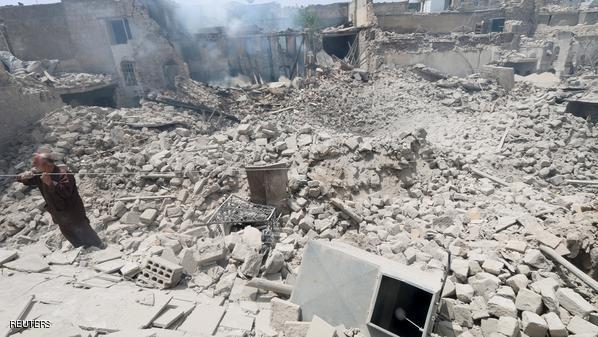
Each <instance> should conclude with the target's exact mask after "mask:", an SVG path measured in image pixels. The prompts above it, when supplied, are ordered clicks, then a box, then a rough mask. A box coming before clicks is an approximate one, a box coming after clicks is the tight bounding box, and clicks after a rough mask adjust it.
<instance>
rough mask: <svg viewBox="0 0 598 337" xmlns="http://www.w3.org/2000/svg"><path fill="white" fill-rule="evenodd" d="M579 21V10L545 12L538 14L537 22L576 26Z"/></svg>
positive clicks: (549, 24)
mask: <svg viewBox="0 0 598 337" xmlns="http://www.w3.org/2000/svg"><path fill="white" fill-rule="evenodd" d="M578 22H579V12H578V11H574V12H573V11H572V12H556V13H555V12H545V13H538V14H536V24H538V25H548V26H575V25H576V24H577V23H578Z"/></svg>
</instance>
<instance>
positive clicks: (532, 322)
mask: <svg viewBox="0 0 598 337" xmlns="http://www.w3.org/2000/svg"><path fill="white" fill-rule="evenodd" d="M521 325H522V327H523V333H525V334H526V335H528V336H529V337H545V335H546V331H547V330H548V326H547V324H546V321H545V320H544V319H543V318H542V317H540V316H539V315H538V314H536V313H534V312H531V311H524V312H523V313H522V314H521Z"/></svg>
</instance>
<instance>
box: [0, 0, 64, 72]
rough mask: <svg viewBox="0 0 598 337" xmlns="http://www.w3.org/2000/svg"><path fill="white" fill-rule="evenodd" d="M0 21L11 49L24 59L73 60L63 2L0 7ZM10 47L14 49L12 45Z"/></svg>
mask: <svg viewBox="0 0 598 337" xmlns="http://www.w3.org/2000/svg"><path fill="white" fill-rule="evenodd" d="M0 24H4V29H3V31H4V34H2V33H0V35H5V36H4V38H0V41H1V40H3V39H6V40H7V41H6V42H8V46H6V45H4V46H3V43H0V48H2V50H6V51H10V52H11V53H13V54H14V55H15V56H16V57H18V58H20V59H23V60H41V59H60V60H65V61H67V60H70V59H72V58H73V54H72V52H71V48H72V41H71V39H70V32H69V27H68V23H67V21H66V14H65V11H64V6H63V4H62V3H56V4H49V5H37V6H5V7H0ZM7 47H8V48H10V50H9V49H8V48H7Z"/></svg>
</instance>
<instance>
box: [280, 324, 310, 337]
mask: <svg viewBox="0 0 598 337" xmlns="http://www.w3.org/2000/svg"><path fill="white" fill-rule="evenodd" d="M310 325H311V322H284V327H283V329H282V332H283V334H284V336H285V337H306V336H307V331H308V330H309V326H310Z"/></svg>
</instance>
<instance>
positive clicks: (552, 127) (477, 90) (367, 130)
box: [0, 66, 598, 337]
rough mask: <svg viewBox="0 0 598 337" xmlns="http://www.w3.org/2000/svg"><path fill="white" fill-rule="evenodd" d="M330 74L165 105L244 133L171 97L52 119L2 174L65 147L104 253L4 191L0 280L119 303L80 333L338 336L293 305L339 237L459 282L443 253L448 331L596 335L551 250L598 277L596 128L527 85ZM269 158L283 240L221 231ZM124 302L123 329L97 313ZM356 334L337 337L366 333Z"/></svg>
mask: <svg viewBox="0 0 598 337" xmlns="http://www.w3.org/2000/svg"><path fill="white" fill-rule="evenodd" d="M321 74H322V75H321V77H320V78H318V81H314V80H306V81H304V82H302V85H297V82H295V85H293V83H287V84H283V85H278V84H277V85H271V86H268V87H262V86H255V87H252V88H249V89H243V90H236V89H228V90H224V89H223V90H218V89H214V88H208V87H203V86H201V85H198V84H197V83H194V82H184V83H179V86H181V87H180V88H179V91H177V93H170V94H169V96H168V97H170V98H171V99H174V98H176V99H177V102H179V103H180V102H183V103H185V104H187V105H189V104H191V105H192V106H193V107H197V106H198V104H202V105H203V106H206V107H213V108H214V109H218V111H220V112H223V113H228V114H233V115H235V116H237V117H239V119H240V123H236V122H235V121H233V120H226V119H221V118H216V117H215V116H217V114H216V113H214V114H213V116H212V115H211V114H210V113H204V112H200V111H198V110H201V109H204V108H203V107H202V108H201V109H195V110H194V109H190V108H185V107H182V106H181V105H180V104H179V105H178V107H174V106H172V105H169V104H166V103H158V102H156V101H154V99H157V98H156V97H158V98H159V96H152V97H154V98H152V99H149V100H147V101H144V102H142V106H141V107H139V108H127V109H124V108H123V109H111V108H99V107H76V108H73V107H65V108H63V109H61V110H59V111H56V112H55V113H53V114H52V115H50V116H48V117H47V118H45V119H44V120H43V122H42V123H41V126H40V127H39V128H37V129H36V130H35V131H34V132H32V134H31V137H30V139H24V140H23V143H22V144H21V145H20V146H18V147H14V151H13V152H12V153H7V155H5V156H4V158H3V162H0V164H1V165H0V168H1V169H2V170H3V171H4V172H9V173H20V172H22V171H24V170H25V169H27V168H28V167H29V164H28V161H29V157H30V156H31V153H33V152H35V151H37V150H38V149H40V148H42V149H44V148H47V149H50V150H51V151H53V153H54V155H55V157H56V158H57V159H59V160H60V161H63V162H64V163H65V164H67V166H68V167H69V169H70V170H71V171H73V172H77V173H78V175H77V179H78V186H79V189H80V192H81V195H82V197H83V199H84V201H85V203H86V206H87V209H88V216H89V217H90V220H91V223H92V226H93V227H94V228H95V229H96V230H97V231H98V233H99V234H100V237H101V238H102V239H103V240H104V242H105V243H107V244H108V248H106V249H104V250H97V249H93V248H92V249H73V248H72V247H70V244H68V243H67V242H66V241H63V240H62V237H61V235H60V233H59V231H58V230H57V229H54V228H55V227H54V226H53V225H52V221H51V220H50V217H49V215H48V214H47V213H43V212H42V209H43V204H44V202H43V199H42V197H41V195H40V194H39V192H38V191H36V190H34V191H31V190H29V189H28V188H26V187H24V186H22V185H21V184H18V183H16V182H14V181H12V180H8V179H4V180H3V182H2V184H3V187H4V190H3V193H2V197H1V199H0V200H1V204H0V241H1V242H2V247H3V250H0V252H1V253H0V264H2V265H3V268H2V274H1V275H2V278H3V279H4V280H6V282H11V284H12V283H15V284H16V283H19V282H23V283H25V284H26V283H27V281H25V279H26V277H27V276H30V277H31V279H35V276H32V275H37V274H36V273H38V272H47V270H48V269H49V270H50V271H51V272H54V273H61V275H66V278H67V279H68V284H65V283H58V281H56V280H54V281H52V282H50V284H48V285H47V287H48V289H54V288H52V287H56V288H57V289H61V290H60V291H61V293H64V296H74V294H75V293H71V292H76V294H77V296H83V297H85V298H88V296H91V295H93V294H96V289H102V290H103V291H105V294H118V296H120V297H117V298H118V299H114V298H111V299H110V300H109V303H108V305H107V304H105V303H99V304H97V318H85V319H84V318H81V317H79V316H77V315H75V316H72V317H70V320H69V321H68V322H70V323H72V324H73V325H76V326H78V327H85V328H87V330H95V331H102V332H110V333H115V334H113V335H115V336H116V335H117V334H116V333H118V332H117V331H120V332H121V333H123V334H124V333H125V331H127V329H139V328H141V327H144V328H150V327H154V328H161V329H171V330H175V329H176V330H178V331H180V332H181V333H184V332H198V331H199V332H202V333H204V334H207V335H214V334H216V335H217V336H243V335H244V334H245V333H247V332H251V333H253V334H255V335H256V336H276V335H277V333H284V334H286V336H306V335H307V336H327V335H326V334H322V333H320V334H318V333H317V332H315V331H316V329H317V328H322V329H323V330H325V331H328V332H330V331H332V333H331V334H330V336H333V335H334V333H335V329H334V328H333V327H329V326H328V325H327V323H326V322H324V321H323V320H319V319H316V318H314V320H313V322H311V323H309V322H301V321H300V320H301V315H300V312H301V308H300V306H298V305H296V304H294V303H291V302H288V301H286V300H284V298H286V296H285V294H286V295H288V292H287V290H288V288H287V287H290V286H292V285H293V283H294V282H295V280H296V277H297V273H298V271H299V266H300V265H301V259H302V255H303V251H304V248H305V246H306V245H307V243H308V242H309V241H310V240H340V241H344V242H347V243H350V244H352V245H354V246H356V247H359V248H361V249H363V250H366V251H369V252H373V253H375V254H377V255H380V256H383V257H385V258H387V259H389V260H393V261H397V262H400V263H403V264H407V265H410V266H413V267H416V268H420V269H437V270H444V269H445V268H448V266H447V261H448V256H449V253H450V255H451V256H452V259H451V260H452V261H451V263H450V273H449V274H450V276H449V278H448V281H447V283H446V285H445V288H444V292H443V299H442V301H441V308H440V316H439V318H438V319H437V320H438V325H437V328H436V330H435V333H438V334H439V335H442V336H450V337H453V336H459V335H463V336H464V337H468V336H470V335H471V336H475V337H481V336H490V335H492V334H495V335H497V336H498V335H501V336H510V337H516V336H517V335H520V334H523V335H526V336H530V337H543V336H545V335H546V333H547V332H549V334H550V335H551V336H556V335H558V336H567V335H568V334H572V335H578V334H579V335H586V334H587V335H595V334H596V329H598V328H597V325H596V317H597V316H596V315H597V302H598V296H597V294H596V292H595V290H594V291H592V290H591V288H589V287H588V286H587V285H586V284H585V283H582V282H580V281H579V280H578V279H577V278H576V277H575V276H573V275H572V274H571V273H567V272H566V271H565V270H564V269H563V268H562V266H561V265H560V264H558V263H556V262H553V261H552V259H548V258H547V257H546V255H544V250H545V249H546V247H548V248H549V249H551V250H553V251H555V252H556V253H557V254H558V255H559V256H564V257H567V258H568V259H570V260H571V261H574V263H575V265H576V266H578V268H580V269H582V270H583V271H584V272H587V273H588V274H590V275H593V276H594V277H596V273H597V272H598V246H597V245H596V237H597V235H598V233H597V224H598V203H597V201H598V200H597V199H596V193H595V192H596V190H595V187H592V186H576V185H571V184H567V182H566V180H567V179H582V180H591V179H596V170H595V167H596V161H597V158H596V155H595V154H596V146H597V143H598V142H596V138H597V137H598V132H597V131H596V128H595V126H593V125H592V124H590V123H588V122H587V121H585V120H583V119H581V118H578V117H575V116H573V115H570V114H565V113H564V110H563V105H562V104H560V103H558V102H557V100H556V98H555V91H549V90H547V89H544V88H537V87H531V86H528V85H525V84H518V86H517V87H516V89H515V90H514V91H511V92H506V91H505V90H504V89H502V88H500V87H498V85H497V84H496V83H494V82H492V81H489V80H486V79H483V78H480V77H477V76H470V77H468V78H464V79H457V78H454V77H450V76H446V75H444V74H439V73H438V72H436V71H433V70H431V69H426V68H422V67H420V66H418V67H415V68H413V69H389V68H382V69H381V70H380V71H379V72H377V73H375V74H368V77H369V78H368V79H367V81H364V80H365V75H363V76H362V75H359V76H356V75H355V74H356V72H355V71H343V70H340V69H338V68H337V69H328V70H326V71H322V73H321ZM431 76H432V77H431ZM175 95H176V97H175ZM177 104H178V103H177ZM501 139H503V140H502V141H501ZM274 163H285V164H286V167H288V172H287V175H288V186H286V187H287V189H288V199H287V200H286V202H285V205H284V207H283V208H282V211H281V213H280V217H279V218H277V221H276V223H275V224H274V225H273V226H269V227H270V228H268V229H267V230H260V229H258V228H259V227H260V226H258V225H259V224H257V223H256V224H253V225H246V226H220V224H215V223H209V219H211V215H212V214H214V212H218V210H219V207H220V206H221V205H222V204H223V203H224V202H225V201H226V200H228V198H229V197H230V196H231V195H233V196H236V197H239V198H241V199H243V200H249V197H250V193H249V187H248V183H247V177H246V173H245V167H246V166H258V167H259V166H263V165H266V164H274ZM246 216H247V217H248V218H252V217H254V215H253V214H252V213H251V212H249V211H248V212H247V214H246ZM248 222H250V221H248ZM227 227H228V228H227ZM239 227H240V228H239ZM33 243H35V244H33ZM28 272H29V273H32V274H27V273H28ZM42 275H44V274H43V273H42ZM63 278H64V277H63ZM256 280H261V281H264V282H265V281H268V282H271V283H269V284H270V286H272V283H273V284H274V285H275V288H276V289H275V290H276V291H267V290H264V289H263V288H260V289H259V290H258V289H256V288H254V287H253V286H254V285H255V282H254V281H256ZM35 281H36V282H37V279H35ZM60 282H64V280H61V281H60ZM140 288H147V289H144V290H142V291H140V290H139V289H140ZM150 288H155V289H169V291H167V292H166V291H163V290H155V289H150ZM19 289H20V288H19ZM268 290H272V289H268ZM120 291H122V292H125V295H121V294H120V293H118V292H120ZM132 294H135V296H133V295H132ZM105 296H112V295H105ZM115 296H116V295H115ZM41 301H42V302H43V301H47V300H46V299H42V300H41ZM95 301H97V300H94V299H91V298H89V302H90V303H92V304H94V303H96V302H95ZM107 301H108V300H107ZM117 301H120V302H117ZM114 303H119V305H121V306H122V307H123V308H126V309H127V310H129V313H128V314H127V316H128V317H129V316H130V318H129V319H128V322H123V321H122V319H117V318H115V317H114V316H111V315H115V314H114V313H113V311H109V310H106V309H104V307H105V306H110V304H112V305H114ZM38 304H39V303H38V302H36V303H35V304H34V306H37V305H38ZM85 305H86V306H87V305H89V303H85ZM368 305H369V303H368ZM41 307H42V309H40V310H42V314H44V315H56V313H53V314H50V313H49V311H50V310H48V309H47V308H46V309H45V310H46V311H44V310H43V308H44V307H43V306H41ZM164 308H166V309H164ZM142 309H143V310H142ZM157 309H159V310H158V311H156V310H157ZM117 310H121V309H117ZM122 310H124V309H122ZM54 311H55V310H53V308H52V312H54ZM146 311H148V312H146ZM109 312H110V313H109ZM132 312H134V313H135V314H132ZM137 314H138V315H140V317H141V319H139V320H138V319H137V318H138V317H137V316H136V315H137ZM52 317H55V316H52ZM73 317H74V318H73ZM108 317H111V318H108ZM62 320H64V317H62ZM78 320H80V321H78ZM346 328H347V329H339V330H338V335H339V336H361V335H363V334H361V333H360V332H358V331H355V330H353V329H351V328H353V327H346ZM312 329H313V331H312ZM297 331H299V332H297ZM309 331H312V332H311V333H312V334H311V335H310V332H309ZM320 331H322V330H320ZM292 333H296V335H294V334H292ZM125 335H126V334H125ZM181 335H182V334H181Z"/></svg>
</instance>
